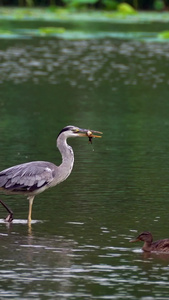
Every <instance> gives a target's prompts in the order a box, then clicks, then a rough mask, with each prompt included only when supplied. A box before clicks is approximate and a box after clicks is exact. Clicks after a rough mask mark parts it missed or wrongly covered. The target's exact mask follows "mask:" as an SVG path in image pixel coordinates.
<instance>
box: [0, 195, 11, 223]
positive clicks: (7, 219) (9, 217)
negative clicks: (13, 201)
mask: <svg viewBox="0 0 169 300" xmlns="http://www.w3.org/2000/svg"><path fill="white" fill-rule="evenodd" d="M0 203H1V204H2V205H3V207H5V209H6V210H7V212H8V213H9V215H8V216H7V217H6V218H5V221H6V222H12V220H13V211H12V210H11V209H10V208H9V207H8V206H7V205H6V204H5V203H4V202H3V201H2V200H0Z"/></svg>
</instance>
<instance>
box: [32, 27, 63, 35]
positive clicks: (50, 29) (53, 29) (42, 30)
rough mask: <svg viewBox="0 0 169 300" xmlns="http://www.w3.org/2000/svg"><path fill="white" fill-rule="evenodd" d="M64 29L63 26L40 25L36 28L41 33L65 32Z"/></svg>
mask: <svg viewBox="0 0 169 300" xmlns="http://www.w3.org/2000/svg"><path fill="white" fill-rule="evenodd" d="M65 30H66V29H65V28H63V27H40V28H39V29H38V31H39V33H40V34H41V35H53V34H58V33H63V32H65Z"/></svg>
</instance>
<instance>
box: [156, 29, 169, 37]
mask: <svg viewBox="0 0 169 300" xmlns="http://www.w3.org/2000/svg"><path fill="white" fill-rule="evenodd" d="M158 38H160V39H169V30H164V31H162V32H160V33H159V34H158Z"/></svg>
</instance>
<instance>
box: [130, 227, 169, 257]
mask: <svg viewBox="0 0 169 300" xmlns="http://www.w3.org/2000/svg"><path fill="white" fill-rule="evenodd" d="M138 241H143V242H144V245H143V247H142V250H143V251H145V252H155V251H156V252H157V251H158V252H169V239H163V240H158V241H156V242H153V237H152V234H151V232H149V231H144V232H142V233H141V234H139V236H138V237H137V238H136V239H134V240H131V241H130V242H131V243H134V242H138Z"/></svg>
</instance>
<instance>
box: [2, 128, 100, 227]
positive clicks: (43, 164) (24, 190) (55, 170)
mask: <svg viewBox="0 0 169 300" xmlns="http://www.w3.org/2000/svg"><path fill="white" fill-rule="evenodd" d="M93 132H94V133H98V134H102V133H101V132H99V131H94V130H92V131H89V130H88V129H82V128H79V127H76V126H72V125H70V126H66V127H64V128H63V129H62V130H61V131H60V133H59V134H58V137H57V141H56V142H57V147H58V149H59V151H60V153H61V156H62V163H61V164H60V165H59V166H56V165H55V164H53V163H51V162H48V161H32V162H28V163H23V164H20V165H16V166H13V167H11V168H8V169H5V170H3V171H1V172H0V190H2V191H4V192H6V193H12V194H23V195H25V196H27V198H28V200H29V212H28V223H30V222H31V215H32V205H33V200H34V198H35V196H36V195H38V194H40V193H42V192H43V191H45V190H46V189H48V188H50V187H53V186H55V185H57V184H59V183H61V182H62V181H64V180H66V178H67V177H68V176H69V175H70V173H71V171H72V168H73V164H74V153H73V149H72V147H71V146H69V145H68V144H67V138H69V137H88V138H89V141H91V138H93V137H101V135H94V134H93ZM0 203H1V204H2V205H3V206H4V207H5V208H6V210H7V211H8V213H9V215H8V216H7V218H6V219H5V220H6V221H8V222H12V220H13V212H12V211H11V210H10V209H9V208H8V207H7V205H6V204H5V203H4V202H3V201H2V200H0Z"/></svg>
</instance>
